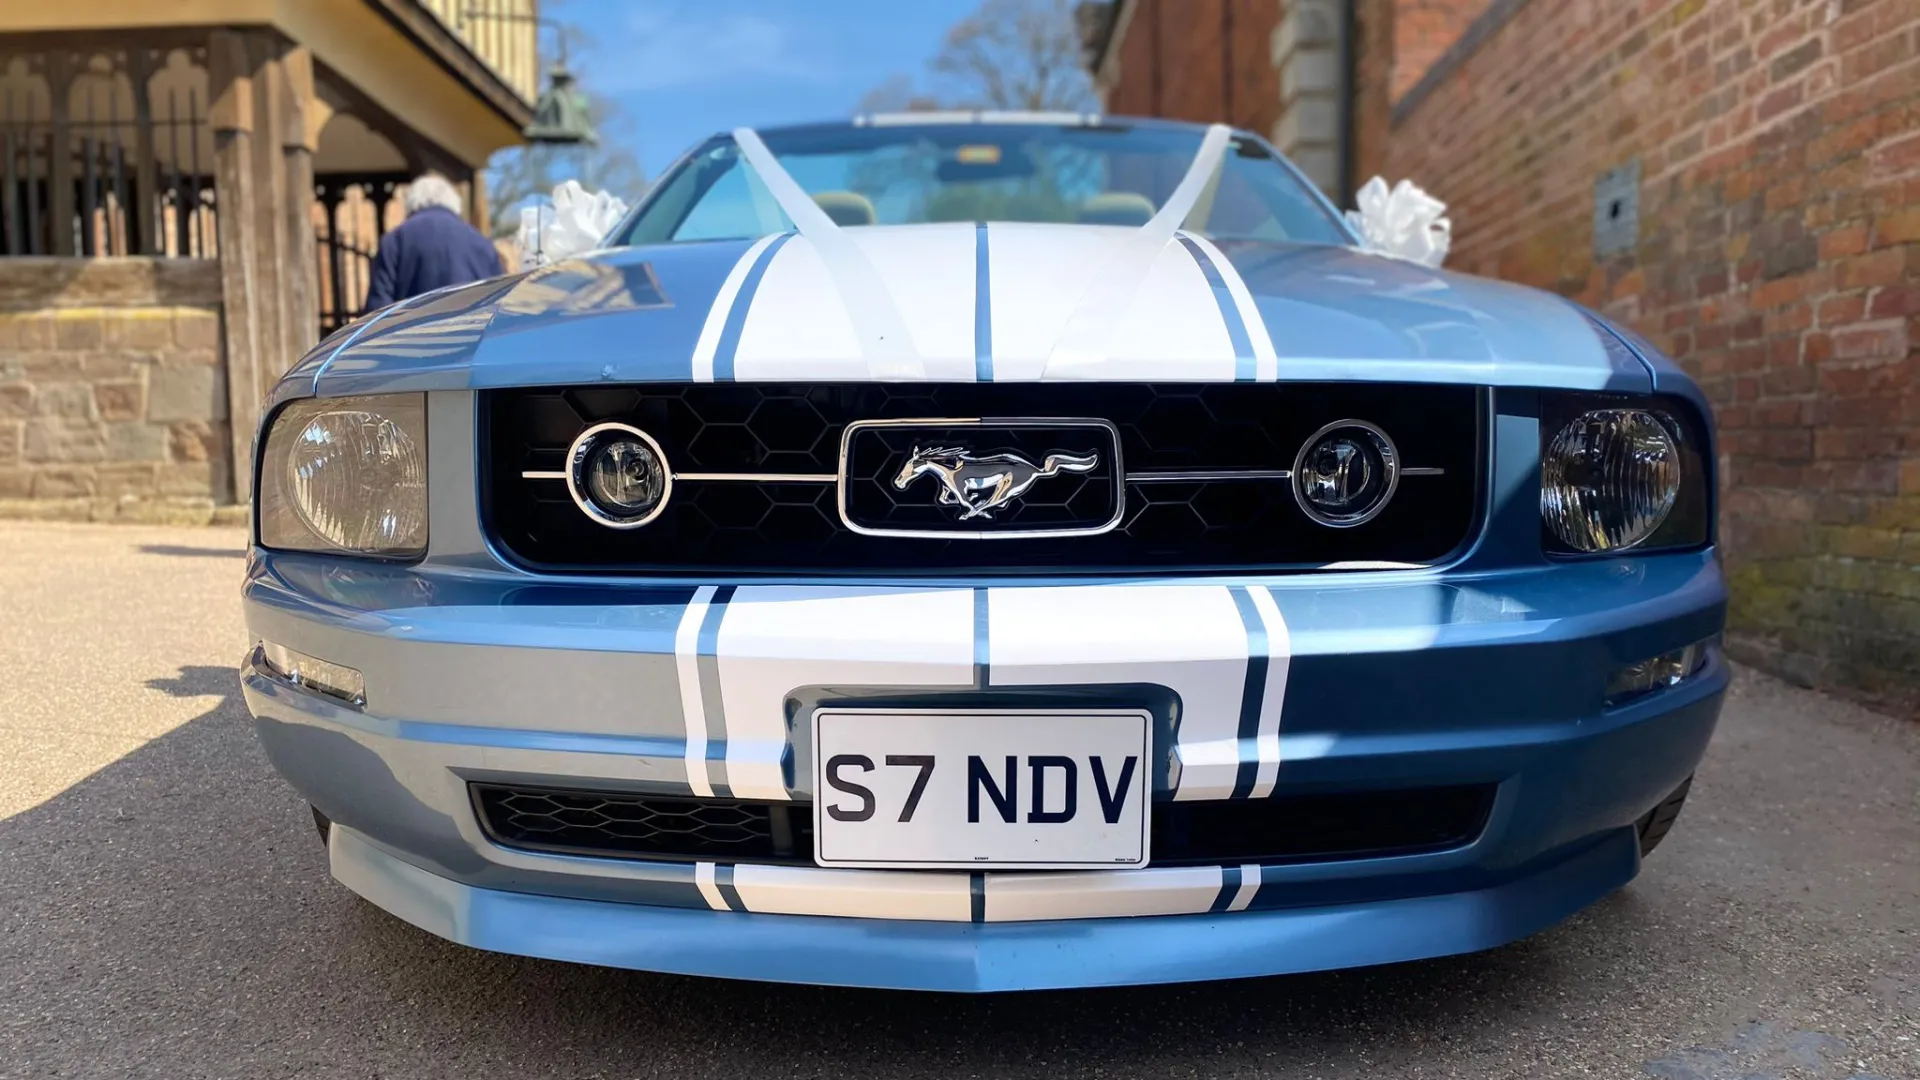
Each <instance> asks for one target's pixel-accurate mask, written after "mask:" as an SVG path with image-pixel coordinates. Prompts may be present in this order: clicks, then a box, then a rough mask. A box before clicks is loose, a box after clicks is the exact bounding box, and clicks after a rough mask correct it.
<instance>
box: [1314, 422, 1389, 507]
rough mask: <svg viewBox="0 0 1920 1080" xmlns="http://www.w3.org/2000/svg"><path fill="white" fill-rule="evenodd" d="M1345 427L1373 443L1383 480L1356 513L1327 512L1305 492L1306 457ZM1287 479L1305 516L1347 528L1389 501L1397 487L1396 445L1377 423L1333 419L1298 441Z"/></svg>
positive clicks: (1385, 505)
mask: <svg viewBox="0 0 1920 1080" xmlns="http://www.w3.org/2000/svg"><path fill="white" fill-rule="evenodd" d="M1347 429H1352V430H1355V431H1358V432H1360V433H1361V434H1363V435H1364V436H1366V438H1367V439H1368V441H1370V442H1371V443H1373V448H1374V451H1375V453H1377V454H1378V455H1379V456H1380V460H1381V468H1382V469H1383V471H1384V472H1385V474H1386V480H1385V483H1384V484H1383V485H1382V486H1381V489H1380V495H1379V497H1378V498H1376V499H1375V500H1374V501H1373V502H1372V503H1370V504H1369V505H1368V506H1367V507H1366V509H1365V510H1363V511H1361V512H1360V513H1357V514H1347V515H1340V514H1329V513H1327V512H1326V511H1324V510H1323V509H1321V508H1320V507H1317V506H1315V505H1314V502H1313V500H1312V499H1311V498H1310V497H1308V495H1307V492H1306V487H1305V484H1306V479H1307V471H1306V465H1307V458H1308V456H1309V455H1311V454H1312V453H1313V452H1314V450H1316V449H1317V448H1319V446H1320V444H1321V443H1322V442H1324V441H1325V440H1326V439H1327V438H1328V437H1330V436H1332V435H1334V434H1336V433H1338V432H1341V431H1345V430H1347ZM1291 479H1292V485H1291V486H1292V488H1293V501H1294V502H1295V503H1296V504H1297V505H1298V506H1299V507H1300V512H1301V513H1303V514H1305V515H1307V517H1309V518H1311V519H1312V520H1313V521H1315V522H1317V523H1318V524H1321V525H1325V526H1327V527H1328V528H1330V529H1351V528H1354V527H1356V526H1359V525H1365V524H1366V523H1367V522H1369V521H1372V520H1373V519H1374V518H1376V517H1378V516H1380V513H1381V511H1383V510H1385V509H1386V508H1387V505H1388V504H1389V503H1391V502H1393V496H1394V493H1395V492H1396V491H1398V490H1399V489H1400V449H1399V447H1397V446H1395V445H1394V442H1393V439H1392V437H1391V436H1389V435H1388V434H1387V433H1386V432H1385V431H1382V430H1381V429H1380V428H1379V427H1378V426H1377V425H1374V424H1371V423H1368V422H1367V421H1365V420H1336V421H1334V422H1333V423H1331V424H1328V425H1326V426H1324V427H1322V428H1321V429H1320V430H1318V431H1316V432H1314V433H1313V434H1312V435H1309V436H1307V438H1306V441H1305V442H1302V443H1301V444H1300V450H1299V452H1298V453H1296V454H1295V455H1294V456H1293V470H1292V475H1291Z"/></svg>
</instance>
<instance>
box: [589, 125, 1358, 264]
mask: <svg viewBox="0 0 1920 1080" xmlns="http://www.w3.org/2000/svg"><path fill="white" fill-rule="evenodd" d="M1202 134H1203V132H1202V129H1199V128H1186V127H1174V126H1166V127H1161V126H1157V125H1143V126H1134V125H1124V124H1099V125H1088V126H1061V125H1052V124H907V125H876V126H870V127H856V126H851V125H849V126H822V127H809V128H789V129H786V130H780V131H770V132H763V133H761V137H762V139H764V141H765V142H766V144H767V148H768V149H769V150H770V151H772V153H773V155H774V156H775V157H776V158H777V159H778V160H779V162H780V164H781V166H782V167H783V168H785V169H786V170H787V172H788V173H789V174H791V175H792V176H793V179H794V181H795V182H797V183H798V184H799V185H800V187H801V188H802V189H803V190H805V191H806V193H807V194H808V195H810V196H812V197H813V200H814V201H815V202H816V203H818V204H819V205H820V207H821V208H822V209H824V210H825V211H826V212H827V215H828V216H829V217H831V218H832V219H833V220H834V221H836V222H838V223H839V224H841V225H843V226H860V225H911V224H919V223H922V222H934V221H1028V222H1054V223H1075V222H1077V223H1081V224H1095V225H1130V226H1136V227H1137V226H1140V225H1145V224H1146V223H1147V220H1148V219H1149V218H1151V217H1152V216H1153V214H1154V212H1155V211H1156V210H1158V209H1159V208H1160V205H1161V203H1162V202H1164V201H1165V200H1166V198H1167V197H1168V196H1169V195H1171V194H1172V192H1173V189H1174V187H1175V186H1176V185H1178V184H1179V183H1180V179H1181V177H1183V176H1184V175H1186V172H1187V168H1188V166H1189V165H1190V164H1192V161H1193V157H1194V154H1195V152H1196V151H1197V150H1198V149H1199V148H1200V141H1201V137H1202ZM1188 220H1189V222H1190V223H1194V222H1197V223H1198V227H1197V230H1196V231H1198V232H1200V233H1202V234H1204V235H1206V236H1208V237H1210V238H1213V239H1216V240H1235V239H1254V240H1300V241H1307V242H1311V243H1326V244H1345V243H1349V242H1350V240H1349V237H1348V236H1347V234H1346V232H1345V231H1344V230H1342V228H1341V227H1340V225H1339V224H1338V223H1337V222H1336V221H1335V220H1334V218H1333V216H1332V215H1331V214H1330V213H1329V212H1328V211H1327V210H1326V209H1325V207H1324V206H1323V205H1322V203H1321V202H1320V201H1319V200H1318V199H1316V198H1315V197H1314V195H1313V193H1312V192H1310V191H1309V190H1308V189H1307V187H1306V186H1305V184H1304V183H1303V182H1302V181H1301V180H1300V179H1299V178H1298V177H1297V176H1296V175H1295V174H1294V173H1293V172H1292V170H1290V169H1288V168H1287V167H1286V166H1285V165H1283V164H1282V163H1281V162H1280V160H1279V159H1278V158H1276V157H1275V156H1274V154H1273V153H1272V152H1271V151H1269V150H1268V149H1267V148H1266V147H1265V146H1263V145H1261V144H1260V143H1259V142H1257V141H1255V140H1252V139H1248V138H1243V137H1240V136H1235V137H1234V138H1233V140H1232V141H1231V143H1230V144H1229V146H1228V149H1227V154H1226V158H1225V160H1224V162H1223V164H1222V166H1221V169H1220V172H1219V174H1218V177H1217V180H1216V182H1215V183H1214V184H1212V185H1210V187H1209V188H1208V189H1207V191H1206V192H1205V193H1204V194H1202V196H1201V199H1200V202H1199V203H1198V205H1196V207H1195V209H1194V213H1193V214H1192V215H1190V216H1189V218H1188ZM791 228H793V224H792V222H791V221H789V220H788V218H787V215H786V214H785V213H784V212H782V211H781V209H780V205H779V203H778V202H777V201H776V200H775V199H774V197H773V195H772V193H771V192H769V191H768V190H767V188H766V186H765V185H764V184H763V183H762V182H761V179H760V177H759V176H758V175H757V174H756V173H755V172H754V170H753V169H752V168H751V167H750V166H748V165H747V164H746V163H745V162H744V161H743V160H742V159H741V155H740V149H739V147H738V146H736V145H735V143H734V141H733V139H732V137H731V136H723V137H719V138H715V139H713V140H711V141H709V142H707V143H706V144H705V145H703V146H701V147H700V148H699V149H698V150H697V151H695V152H694V153H693V154H692V155H691V156H689V157H688V158H687V159H686V160H685V161H683V162H682V163H681V164H680V165H679V166H678V167H677V168H675V169H674V170H673V171H672V172H671V173H669V174H668V175H667V176H665V177H663V178H662V179H661V181H660V183H659V185H658V186H657V187H656V188H655V190H654V192H653V194H652V196H651V197H649V199H648V200H647V202H646V204H645V205H644V207H642V209H641V211H640V213H639V214H638V216H637V217H636V218H635V219H634V220H633V221H632V223H631V225H630V226H629V227H628V229H627V231H626V232H625V234H624V235H623V236H622V237H621V238H620V242H621V243H626V244H657V243H663V242H668V241H681V240H719V239H746V238H751V237H757V236H764V235H767V234H768V233H775V232H783V231H786V230H789V229H791Z"/></svg>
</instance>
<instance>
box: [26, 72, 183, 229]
mask: <svg viewBox="0 0 1920 1080" xmlns="http://www.w3.org/2000/svg"><path fill="white" fill-rule="evenodd" d="M10 64H11V65H14V70H16V71H17V72H20V73H24V74H25V75H26V76H27V77H26V78H24V79H19V80H16V82H15V84H14V85H9V86H8V87H7V88H6V89H5V91H4V92H3V93H0V255H56V254H74V255H90V256H98V255H167V256H178V257H185V258H212V257H214V256H215V255H216V254H217V253H218V241H217V237H216V231H215V229H214V213H215V200H214V185H213V177H212V172H213V162H212V160H211V158H212V153H211V143H210V141H209V135H208V131H207V112H206V102H205V101H204V100H203V95H204V90H203V88H202V86H201V85H198V83H199V82H204V70H205V57H204V55H203V50H199V49H176V50H171V51H167V50H157V49H144V48H128V49H110V50H103V51H98V52H92V53H83V52H65V51H46V52H35V53H25V54H21V53H5V52H0V75H4V74H5V73H6V72H7V70H8V66H9V65H10ZM196 76H197V80H196V78H195V77H196Z"/></svg>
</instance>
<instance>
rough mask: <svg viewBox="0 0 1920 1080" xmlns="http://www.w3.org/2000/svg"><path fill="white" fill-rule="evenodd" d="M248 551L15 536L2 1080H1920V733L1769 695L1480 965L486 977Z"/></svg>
mask: <svg viewBox="0 0 1920 1080" xmlns="http://www.w3.org/2000/svg"><path fill="white" fill-rule="evenodd" d="M243 542H244V541H243V537H242V536H241V535H240V534H239V533H238V532H236V531H227V530H210V529H153V528H137V527H130V526H93V527H88V526H53V525H24V524H20V525H7V524H0V1077H129V1076H131V1077H147V1076H152V1077H168V1078H186V1077H249V1078H251V1077H291V1076H302V1077H306V1076H313V1077H356V1078H367V1077H395V1078H403V1077H404V1078H413V1077H420V1078H428V1077H460V1078H478V1077H494V1076H500V1077H515V1078H524V1077H544V1076H565V1077H628V1076H661V1077H708V1076H712V1077H725V1078H727V1080H741V1078H751V1077H760V1076H778V1077H831V1078H842V1077H899V1078H911V1077H935V1076H940V1077H945V1076H955V1077H1029V1076H1032V1077H1049V1078H1052V1077H1094V1076H1098V1077H1129V1076H1143V1077H1183V1076H1274V1077H1281V1076H1285V1077H1352V1078H1360V1077H1365V1078H1378V1077H1474V1078H1499V1077H1562V1076H1580V1077H1649V1076H1650V1077H1661V1078H1667V1080H1782V1078H1786V1077H1813V1078H1822V1080H1854V1078H1861V1077H1880V1078H1884V1080H1920V725H1915V724H1913V723H1911V722H1907V721H1899V720H1893V719H1888V718H1884V717H1879V716H1875V715H1873V714H1871V713H1868V712H1865V711H1862V710H1861V709H1858V708H1855V707H1853V706H1851V705H1847V704H1844V703H1841V702H1837V701H1834V700H1831V699H1828V698H1824V697H1821V696H1819V695H1816V694H1812V693H1808V692H1806V691H1802V690H1798V689H1793V688H1791V687H1788V686H1786V685H1784V684H1781V683H1779V682H1775V681H1773V680H1770V679H1767V678H1765V677H1763V676H1759V675H1756V674H1753V673H1751V672H1741V673H1740V674H1739V677H1738V681H1737V683H1736V686H1735V690H1734V692H1733V695H1732V698H1731V699H1730V701H1729V702H1728V706H1727V709H1726V713H1725V716H1724V718H1723V719H1722V721H1721V726H1720V731H1719V734H1718V735H1717V737H1716V738H1715V740H1714V744H1713V748H1712V751H1711V752H1710V754H1709V756H1708V760H1707V762H1706V764H1705V765H1704V766H1703V768H1702V770H1701V773H1700V777H1699V780H1698V782H1697V783H1696V784H1695V786H1694V789H1693V795H1692V800H1691V801H1690V803H1689V804H1688V807H1687V810H1686V812H1685V814H1684V815H1683V816H1682V817H1681V819H1680V823H1679V825H1678V827H1677V828H1676V829H1675V831H1674V832H1673V834H1672V835H1671V836H1670V837H1669V838H1668V839H1667V842H1666V844H1665V846H1663V847H1662V848H1661V849H1660V850H1659V852H1658V853H1656V854H1655V855H1654V857H1653V859H1652V860H1651V861H1650V862H1649V864H1648V867H1647V869H1646V871H1645V873H1643V874H1642V876H1641V877H1640V879H1639V880H1638V881H1636V882H1635V883H1634V884H1632V885H1631V886H1629V887H1628V888H1626V889H1624V890H1622V891H1620V892H1619V893H1617V894H1615V895H1613V896H1611V897H1609V898H1608V899H1606V900H1604V901H1602V902H1601V903H1600V904H1598V905H1597V906H1595V907H1594V908H1592V909H1590V910H1589V911H1587V912H1585V913H1584V914H1582V915H1580V916H1577V917H1575V918H1574V919H1572V920H1571V921H1569V922H1567V923H1566V924H1564V925H1562V926H1560V927H1557V928H1555V929H1553V930H1550V931H1547V932H1546V933H1543V934H1540V935H1537V936H1535V937H1533V938H1531V939H1528V940H1526V941H1523V942H1520V943H1517V944H1514V945H1510V946H1508V947H1505V948H1502V949H1496V950H1494V951H1491V952H1487V953H1481V954H1477V955H1473V956H1465V957H1456V958H1451V959H1445V960H1435V961H1427V962H1421V963H1413V964H1403V965H1397V966H1391V967H1382V968H1372V969H1366V970H1359V971H1348V972H1337V973H1329V974H1322V975H1311V976H1295V977H1288V978H1276V979H1265V980H1256V981H1246V982H1233V983H1217V984H1208V985H1192V986H1171V987H1149V988H1139V989H1126V990H1100V991H1088V992H1061V993H1044V994H1016V995H1004V996H999V997H986V998H962V997H950V996H941V995H927V994H901V993H882V992H860V991H845V990H819V989H811V988H806V987H789V986H769V985H758V984H750V983H727V982H719V981H713V980H701V979H691V978H681V977H667V976H656V975H648V974H643V973H639V972H626V971H613V970H607V969H600V968H588V967H577V966H569V965H564V964H556V963H550V962H545V961H537V960H525V959H520V958H516V957H508V956H498V955H491V954H485V953H479V952H474V951H470V950H467V949H463V948H460V947H458V946H455V945H451V944H447V943H445V942H443V941H440V940H438V939H436V938H433V937H430V936H428V935H427V934H425V933H423V932H421V931H419V930H415V929H413V928H412V927H410V926H407V925H404V924H402V923H400V922H399V921H397V920H395V919H393V918H391V917H389V916H387V915H386V914H384V913H382V912H381V911H379V910H377V909H375V908H373V907H372V906H370V905H368V904H366V903H364V902H362V901H360V900H359V899H357V898H356V897H354V896H353V895H352V894H350V893H349V892H347V891H346V890H345V889H344V888H342V887H340V886H338V885H336V884H334V883H333V881H332V880H331V879H330V878H329V877H328V876H327V870H326V863H325V858H324V853H323V851H322V849H321V847H320V845H319V843H318V842H317V840H316V838H315V836H314V831H313V826H312V823H311V821H310V820H309V819H308V817H307V813H306V808H305V807H304V806H303V805H302V804H301V802H300V801H299V800H298V799H297V798H296V797H295V796H294V794H293V792H292V791H291V790H289V789H288V788H287V787H286V786H285V785H284V784H283V783H281V782H280V781H279V780H278V779H277V778H276V777H275V776H274V775H273V773H272V771H271V770H270V769H269V768H268V767H267V763H266V761H265V759H264V758H263V757H262V755H261V753H260V751H259V748H258V747H257V746H256V744H255V742H254V738H253V734H252V730H251V727H250V722H249V720H248V717H247V713H246V708H245V706H244V704H243V703H242V702H241V700H240V698H239V694H238V684H237V681H236V676H235V674H234V665H235V661H236V660H237V659H238V658H239V656H240V653H241V650H242V647H243V645H244V643H245V642H244V631H243V630H242V626H241V620H240V613H239V604H238V595H237V591H238V584H239V576H240V571H241V565H242V560H241V557H240V552H241V547H242V544H243Z"/></svg>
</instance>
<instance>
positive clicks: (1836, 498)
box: [1356, 0, 1920, 700]
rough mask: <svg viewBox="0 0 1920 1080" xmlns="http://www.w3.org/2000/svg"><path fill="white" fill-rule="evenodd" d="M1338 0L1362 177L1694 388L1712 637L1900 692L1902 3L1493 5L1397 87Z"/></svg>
mask: <svg viewBox="0 0 1920 1080" xmlns="http://www.w3.org/2000/svg"><path fill="white" fill-rule="evenodd" d="M1356 2H1357V3H1358V4H1359V5H1360V7H1359V9H1358V15H1359V19H1360V23H1361V26H1360V33H1359V34H1358V35H1357V37H1358V40H1359V41H1360V43H1361V49H1362V52H1361V55H1360V57H1359V61H1358V65H1359V68H1360V70H1361V72H1362V76H1361V78H1360V80H1359V82H1360V100H1359V102H1358V106H1359V108H1358V112H1359V117H1360V121H1361V130H1360V132H1359V139H1358V144H1359V147H1360V153H1361V156H1362V160H1361V166H1362V168H1361V172H1360V175H1362V176H1366V175H1371V174H1372V173H1373V172H1381V173H1384V174H1385V175H1387V176H1389V177H1411V178H1413V179H1414V180H1416V181H1417V182H1418V183H1420V184H1422V185H1424V186H1426V187H1427V188H1429V189H1430V190H1432V191H1433V192H1434V193H1435V194H1436V195H1438V196H1439V197H1440V198H1442V199H1445V200H1446V201H1447V203H1448V205H1449V216H1450V217H1451V218H1452V221H1453V230H1454V248H1453V255H1452V257H1451V258H1450V259H1449V260H1448V266H1449V267H1450V268H1453V269H1459V270H1465V271H1468V272H1470V273H1477V274H1487V275H1491V276H1495V277H1501V278H1507V279H1510V280H1515V281H1521V282H1526V283H1528V284H1533V285H1539V286H1543V287H1546V288H1550V289H1555V290H1558V291H1560V292H1562V293H1564V294H1567V295H1569V296H1573V297H1576V298H1578V299H1579V300H1581V301H1583V302H1585V303H1588V304H1590V305H1593V306H1595V307H1597V308H1600V309H1602V310H1604V311H1606V312H1608V313H1609V314H1611V315H1613V316H1616V317H1618V318H1620V319H1622V320H1624V321H1625V322H1627V323H1629V324H1631V325H1633V326H1634V327H1636V328H1637V329H1639V330H1640V331H1642V332H1644V333H1645V334H1647V335H1648V336H1649V337H1651V338H1652V339H1653V340H1654V341H1655V342H1656V343H1657V344H1659V345H1660V346H1661V347H1663V348H1664V349H1666V350H1667V351H1668V352H1669V353H1671V354H1672V355H1673V356H1674V357H1675V358H1676V359H1678V360H1679V361H1680V363H1681V364H1683V365H1684V366H1685V367H1686V368H1687V369H1688V370H1689V371H1690V372H1692V373H1693V374H1694V375H1695V376H1696V377H1698V378H1699V379H1700V381H1701V383H1702V385H1703V386H1704V387H1705V388H1706V390H1707V393H1708V395H1709V396H1710V397H1711V398H1712V400H1713V403H1714V406H1715V410H1716V413H1717V415H1718V419H1719V423H1720V466H1721V468H1720V477H1721V481H1722V492H1721V494H1722V518H1721V521H1722V532H1721V539H1722V549H1723V551H1724V553H1725V557H1726V567H1727V571H1728V573H1729V576H1730V579H1731V584H1732V589H1733V611H1732V626H1733V632H1732V634H1731V637H1730V644H1731V646H1732V648H1733V650H1734V651H1735V653H1736V654H1737V655H1739V656H1740V657H1742V658H1744V659H1747V660H1749V661H1752V662H1756V663H1759V664H1762V665H1764V666H1766V667H1768V668H1771V669H1772V670H1774V671H1776V672H1779V673H1782V674H1784V675H1787V676H1788V677H1790V678H1793V679H1796V680H1798V681H1801V682H1804V683H1814V684H1821V685H1826V686H1841V687H1853V688H1856V689H1858V690H1861V691H1865V692H1867V693H1868V694H1870V695H1876V696H1887V697H1891V698H1902V699H1907V700H1913V699H1914V698H1916V697H1920V348H1917V347H1920V59H1917V57H1920V4H1916V3H1914V2H1912V0H1831V2H1820V3H1804V2H1800V3H1795V2H1789V0H1644V2H1637V3H1631V4H1625V3H1618V2H1616V0H1496V2H1494V3H1492V4H1491V5H1488V6H1487V7H1486V8H1485V10H1484V11H1483V12H1482V13H1481V14H1480V15H1479V17H1478V18H1477V19H1475V20H1473V21H1472V22H1471V23H1469V24H1468V25H1467V26H1466V27H1465V28H1464V29H1462V30H1461V31H1460V34H1459V39H1458V41H1457V42H1456V44H1455V46H1454V47H1453V48H1452V49H1450V50H1449V51H1448V52H1447V53H1445V54H1443V55H1442V56H1441V57H1440V58H1439V59H1437V60H1436V61H1434V62H1433V65H1432V67H1431V69H1430V70H1429V71H1428V72H1427V73H1425V74H1423V75H1421V76H1420V77H1419V78H1417V79H1412V80H1411V81H1409V80H1408V78H1407V73H1406V71H1405V67H1404V65H1400V64H1398V63H1396V58H1395V57H1394V56H1392V55H1390V54H1389V51H1390V50H1392V49H1394V48H1395V47H1396V46H1395V42H1396V41H1397V40H1401V39H1404V37H1405V35H1404V34H1401V33H1399V32H1398V31H1397V30H1396V29H1395V28H1394V27H1392V26H1391V25H1389V24H1390V23H1391V21H1392V20H1393V19H1394V18H1395V17H1396V14H1397V12H1398V11H1404V10H1405V8H1406V7H1407V2H1408V0H1356ZM1395 87H1407V89H1406V90H1405V92H1404V93H1403V94H1396V93H1394V88H1395Z"/></svg>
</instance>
